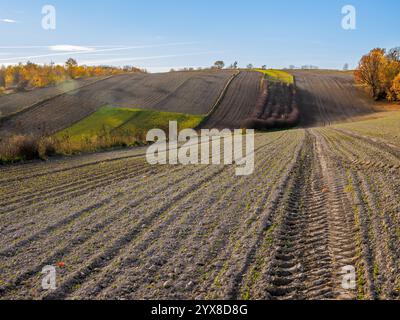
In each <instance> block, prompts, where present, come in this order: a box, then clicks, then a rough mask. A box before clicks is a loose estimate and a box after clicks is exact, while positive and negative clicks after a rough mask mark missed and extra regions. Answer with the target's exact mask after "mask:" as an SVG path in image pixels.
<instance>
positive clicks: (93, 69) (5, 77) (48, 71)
mask: <svg viewBox="0 0 400 320" xmlns="http://www.w3.org/2000/svg"><path fill="white" fill-rule="evenodd" d="M128 72H145V70H141V69H138V68H135V67H131V66H125V67H122V68H120V67H110V66H85V65H79V64H78V63H77V62H76V60H74V59H68V60H67V62H66V63H65V65H55V64H49V65H38V64H35V63H32V62H27V63H26V64H22V63H20V64H18V65H10V66H8V67H5V66H2V67H0V94H1V93H2V92H4V91H5V90H7V89H12V90H16V91H23V90H27V89H32V88H42V87H47V86H51V85H56V84H59V83H61V82H63V81H66V80H71V79H79V78H87V77H94V76H109V75H116V74H122V73H128Z"/></svg>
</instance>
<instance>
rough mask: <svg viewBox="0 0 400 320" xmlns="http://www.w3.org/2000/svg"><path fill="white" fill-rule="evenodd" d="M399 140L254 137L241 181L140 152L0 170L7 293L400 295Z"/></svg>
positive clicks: (335, 134)
mask: <svg viewBox="0 0 400 320" xmlns="http://www.w3.org/2000/svg"><path fill="white" fill-rule="evenodd" d="M399 150H400V145H396V147H395V146H393V147H385V148H380V147H379V145H377V144H376V142H373V141H370V140H369V139H366V138H364V137H358V136H357V135H354V134H352V133H351V132H349V133H347V132H346V133H345V132H343V131H341V130H338V129H336V128H321V129H318V128H317V129H311V130H304V129H299V130H292V131H286V132H276V133H264V134H258V135H257V136H256V164H255V168H256V169H255V173H254V174H253V175H252V176H249V177H240V178H239V177H236V176H235V175H234V168H233V167H229V166H225V167H222V166H155V167H151V166H149V165H147V164H146V162H145V160H144V158H143V155H142V154H143V151H142V150H141V149H137V150H131V151H119V152H110V153H102V154H97V155H90V156H82V157H79V158H75V159H72V160H59V161H52V162H50V163H33V164H26V165H22V166H16V167H5V168H2V169H1V180H0V190H1V194H2V198H1V205H0V207H1V212H0V228H1V235H0V241H1V244H2V246H1V247H2V250H1V252H0V255H1V275H0V283H1V286H0V287H1V289H0V294H1V297H2V298H13V299H27V298H50V299H51V298H58V299H75V298H85V299H86V298H89V299H105V298H108V299H116V298H130V299H154V298H160V299H171V298H178V299H195V298H196V299H200V298H201V299H211V298H216V299H235V298H237V299H289V298H290V299H317V298H318V299H319V298H329V299H355V298H360V299H361V298H367V299H368V298H371V299H372V298H399V294H400V293H399V289H400V270H399V265H398V260H399V258H400V251H399V248H400V234H399V230H400V217H399V210H400V207H399V204H398V201H397V200H398V192H399V190H400V176H399V169H400V160H399V159H400V154H399ZM271 155H273V157H271ZM188 177H190V179H188ZM58 262H62V263H63V264H62V267H58V269H57V270H58V278H57V279H58V289H57V290H56V291H54V292H51V293H49V292H46V291H42V290H41V289H40V284H41V276H42V275H41V274H40V271H41V269H42V267H43V266H45V265H57V263H58ZM348 265H353V266H355V268H356V271H357V289H356V290H344V289H343V288H342V287H341V281H342V276H343V275H342V274H341V270H342V267H344V266H348Z"/></svg>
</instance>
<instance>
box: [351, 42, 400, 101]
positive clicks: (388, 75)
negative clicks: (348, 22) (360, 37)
mask: <svg viewBox="0 0 400 320" xmlns="http://www.w3.org/2000/svg"><path fill="white" fill-rule="evenodd" d="M355 79H356V82H357V83H358V84H361V85H363V86H365V87H367V88H368V90H369V91H370V94H371V96H372V97H373V98H374V99H375V100H380V99H387V100H389V101H400V47H398V48H393V49H391V50H389V51H386V50H385V49H382V48H375V49H373V50H371V51H370V52H369V53H368V54H366V55H364V56H363V57H362V58H361V60H360V63H359V65H358V68H357V69H356V70H355Z"/></svg>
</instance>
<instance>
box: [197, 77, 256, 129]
mask: <svg viewBox="0 0 400 320" xmlns="http://www.w3.org/2000/svg"><path fill="white" fill-rule="evenodd" d="M262 77H263V76H262V74H261V73H258V72H253V71H241V72H240V73H239V75H237V76H236V77H235V79H233V81H232V82H231V84H230V85H229V87H228V88H227V89H226V92H225V95H224V98H223V100H222V101H221V103H220V104H219V105H218V107H217V108H216V109H215V111H214V112H213V113H212V114H211V115H210V116H209V118H208V119H207V121H206V122H205V123H204V124H203V126H202V128H204V129H210V128H217V129H224V128H229V129H240V128H242V127H241V125H242V123H243V121H244V120H246V119H248V118H249V117H250V116H251V115H252V114H253V113H254V110H255V106H256V104H257V101H258V99H259V97H260V94H261V91H262V90H261V79H262Z"/></svg>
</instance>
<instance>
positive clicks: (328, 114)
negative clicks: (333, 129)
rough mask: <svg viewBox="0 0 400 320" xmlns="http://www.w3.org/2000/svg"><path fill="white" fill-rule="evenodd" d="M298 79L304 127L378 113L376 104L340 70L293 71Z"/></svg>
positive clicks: (352, 79)
mask: <svg viewBox="0 0 400 320" xmlns="http://www.w3.org/2000/svg"><path fill="white" fill-rule="evenodd" d="M291 73H292V74H293V75H294V76H295V79H296V86H297V92H298V97H299V104H300V116H301V124H302V125H303V126H319V125H322V126H324V125H329V124H332V123H335V122H339V121H347V120H351V119H352V118H353V117H355V116H360V115H365V114H368V113H372V112H374V111H375V108H376V104H375V103H374V101H373V100H372V99H371V98H370V97H368V96H367V95H366V94H365V93H364V92H363V91H362V90H361V89H359V88H357V87H356V86H355V84H354V77H353V76H352V75H351V74H348V73H344V72H339V71H337V72H336V71H308V70H305V71H302V70H298V71H292V72H291Z"/></svg>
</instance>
